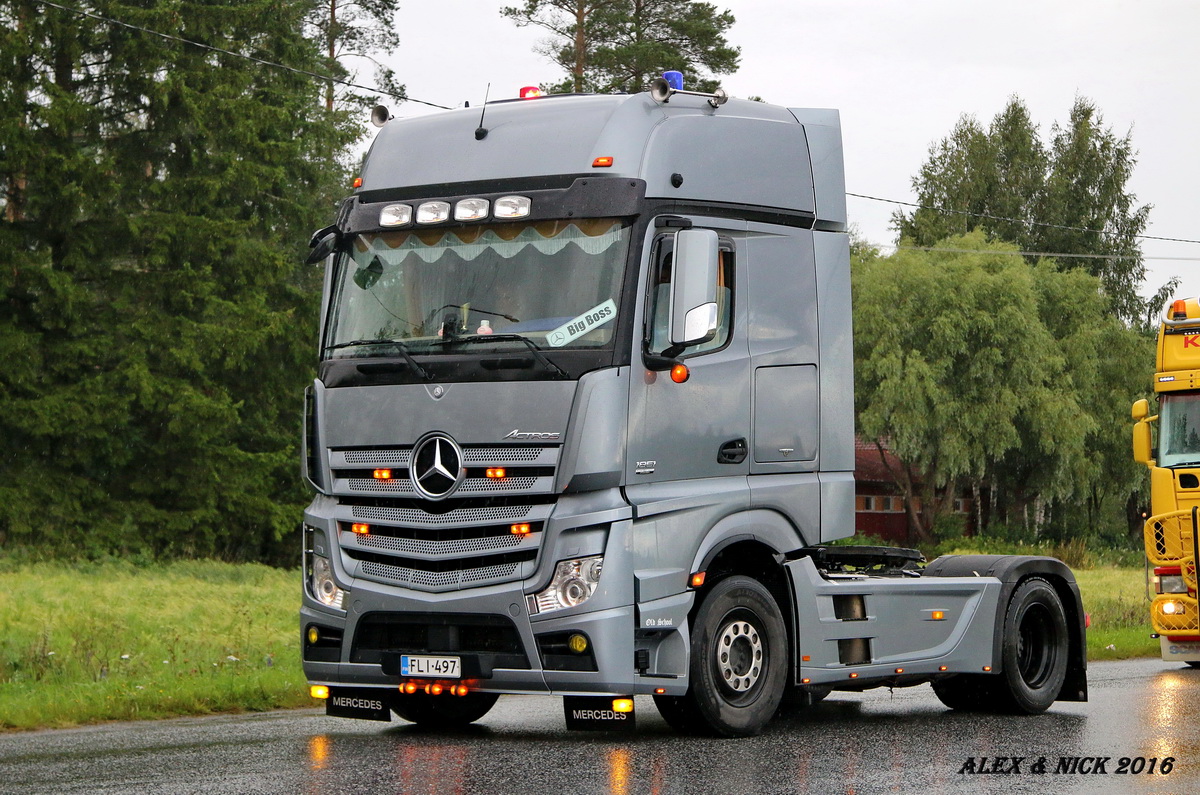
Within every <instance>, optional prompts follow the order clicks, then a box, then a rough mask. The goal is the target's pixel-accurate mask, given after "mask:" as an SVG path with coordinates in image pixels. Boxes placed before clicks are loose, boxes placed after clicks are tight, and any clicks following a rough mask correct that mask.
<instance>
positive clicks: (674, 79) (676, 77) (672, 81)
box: [663, 71, 683, 91]
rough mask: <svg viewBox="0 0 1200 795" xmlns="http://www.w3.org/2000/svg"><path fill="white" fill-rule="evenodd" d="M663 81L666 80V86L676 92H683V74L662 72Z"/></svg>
mask: <svg viewBox="0 0 1200 795" xmlns="http://www.w3.org/2000/svg"><path fill="white" fill-rule="evenodd" d="M663 80H666V81H667V85H669V86H670V87H671V88H673V89H675V90H676V91H683V72H676V71H670V72H663Z"/></svg>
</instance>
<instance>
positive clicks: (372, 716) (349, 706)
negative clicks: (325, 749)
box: [325, 687, 392, 721]
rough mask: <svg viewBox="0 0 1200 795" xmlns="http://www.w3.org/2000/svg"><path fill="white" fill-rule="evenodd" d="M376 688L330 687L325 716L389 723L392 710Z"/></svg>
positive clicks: (381, 692) (380, 691) (382, 692)
mask: <svg viewBox="0 0 1200 795" xmlns="http://www.w3.org/2000/svg"><path fill="white" fill-rule="evenodd" d="M384 693H385V691H383V690H381V689H379V688H377V687H363V688H352V687H331V688H329V698H327V699H325V714H326V715H330V716H332V717H335V718H358V719H359V720H381V721H391V719H392V709H391V707H389V706H388V703H387V701H385V700H384Z"/></svg>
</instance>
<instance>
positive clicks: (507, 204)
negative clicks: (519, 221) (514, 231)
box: [492, 196, 533, 218]
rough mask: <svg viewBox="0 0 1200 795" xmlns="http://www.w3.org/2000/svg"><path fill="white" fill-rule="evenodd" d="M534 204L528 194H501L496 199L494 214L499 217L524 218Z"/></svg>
mask: <svg viewBox="0 0 1200 795" xmlns="http://www.w3.org/2000/svg"><path fill="white" fill-rule="evenodd" d="M532 204H533V202H531V201H530V200H529V197H528V196H501V197H500V198H499V199H496V206H495V209H494V210H493V212H492V214H493V215H495V216H496V217H497V218H524V217H525V216H527V215H529V210H530V208H531V206H532Z"/></svg>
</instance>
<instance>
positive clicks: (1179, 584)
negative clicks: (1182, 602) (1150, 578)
mask: <svg viewBox="0 0 1200 795" xmlns="http://www.w3.org/2000/svg"><path fill="white" fill-rule="evenodd" d="M1154 580H1155V583H1154V584H1155V585H1156V586H1157V587H1156V588H1155V590H1156V591H1158V592H1159V593H1187V592H1188V589H1187V586H1186V585H1184V583H1183V575H1182V574H1159V575H1156V576H1155V578H1154Z"/></svg>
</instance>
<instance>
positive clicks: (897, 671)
mask: <svg viewBox="0 0 1200 795" xmlns="http://www.w3.org/2000/svg"><path fill="white" fill-rule="evenodd" d="M896 673H898V674H902V673H904V669H903V668H897V669H896Z"/></svg>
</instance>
